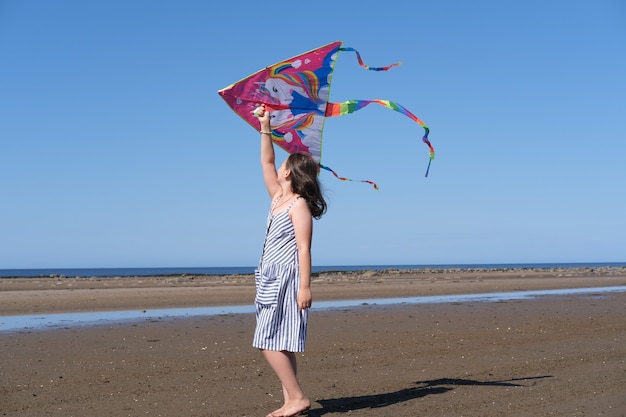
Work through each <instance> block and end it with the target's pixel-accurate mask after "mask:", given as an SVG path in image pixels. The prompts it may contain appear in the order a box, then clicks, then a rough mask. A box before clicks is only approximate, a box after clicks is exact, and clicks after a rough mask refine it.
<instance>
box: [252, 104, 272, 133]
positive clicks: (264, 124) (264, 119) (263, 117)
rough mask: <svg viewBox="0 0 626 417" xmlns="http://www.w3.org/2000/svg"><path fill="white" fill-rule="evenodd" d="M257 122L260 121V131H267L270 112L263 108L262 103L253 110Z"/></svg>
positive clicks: (268, 129)
mask: <svg viewBox="0 0 626 417" xmlns="http://www.w3.org/2000/svg"><path fill="white" fill-rule="evenodd" d="M254 112H255V114H256V117H257V119H259V123H261V131H262V132H269V131H270V130H271V128H270V112H269V110H266V109H265V105H264V104H262V105H261V106H260V107H259V108H258V109H257V110H255V111H254Z"/></svg>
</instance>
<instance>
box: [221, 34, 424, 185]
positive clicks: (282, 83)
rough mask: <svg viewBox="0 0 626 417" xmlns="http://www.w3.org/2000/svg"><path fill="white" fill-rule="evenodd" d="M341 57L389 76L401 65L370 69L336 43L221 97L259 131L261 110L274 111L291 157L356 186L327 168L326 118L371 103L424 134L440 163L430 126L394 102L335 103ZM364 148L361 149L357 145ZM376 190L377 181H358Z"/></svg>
mask: <svg viewBox="0 0 626 417" xmlns="http://www.w3.org/2000/svg"><path fill="white" fill-rule="evenodd" d="M340 51H344V52H354V53H355V54H356V56H357V60H358V62H359V65H360V66H361V67H363V68H365V69H367V70H370V71H388V70H389V69H391V68H393V67H396V66H399V65H400V64H401V63H400V62H398V63H395V64H391V65H388V66H385V67H370V66H368V65H366V64H365V63H364V62H363V59H362V58H361V55H360V54H359V52H358V51H357V50H355V49H354V48H349V47H342V42H340V41H338V42H333V43H330V44H328V45H325V46H322V47H319V48H316V49H313V50H311V51H308V52H305V53H303V54H300V55H297V56H295V57H293V58H290V59H288V60H285V61H282V62H279V63H277V64H274V65H271V66H268V67H266V68H264V69H262V70H260V71H258V72H256V73H254V74H252V75H250V76H248V77H246V78H244V79H243V80H241V81H238V82H236V83H234V84H231V85H229V86H228V87H226V88H223V89H221V90H220V91H218V93H219V95H220V96H221V97H222V98H223V99H224V100H225V101H226V103H227V104H228V105H229V106H230V107H231V108H232V109H233V110H234V111H235V112H236V113H237V114H238V115H239V116H240V117H241V118H243V119H244V120H245V121H246V122H247V123H248V124H249V125H250V126H252V127H253V128H255V129H256V130H259V128H260V124H259V121H258V119H257V117H256V116H255V114H254V111H255V109H257V108H258V107H259V106H261V105H264V106H265V108H266V109H267V110H269V111H270V115H271V120H270V126H271V129H272V132H271V134H272V135H271V136H272V141H273V142H274V143H276V144H277V145H278V146H280V147H281V148H283V149H284V150H285V151H287V152H288V153H303V154H307V155H311V156H312V157H313V159H314V160H315V161H316V162H318V163H319V165H320V167H321V168H323V169H324V170H327V171H329V172H331V173H332V174H333V175H334V176H335V177H337V178H338V179H340V180H342V181H355V180H352V179H350V178H347V177H342V176H339V175H338V174H337V173H336V172H335V171H333V170H332V169H330V168H328V167H327V166H324V165H322V164H321V159H322V131H323V128H324V121H325V119H326V117H335V116H344V115H347V114H351V113H354V112H355V111H358V110H360V109H362V108H364V107H366V106H367V105H369V104H371V103H376V104H379V105H381V106H383V107H386V108H388V109H390V110H394V111H396V112H399V113H401V114H403V115H405V116H407V117H408V118H410V119H411V120H413V121H414V122H416V123H417V124H419V125H420V126H422V128H423V129H424V131H425V133H424V136H423V137H422V141H423V142H424V143H425V144H426V145H427V146H428V149H429V161H428V167H427V168H426V176H428V172H429V171H430V164H431V162H432V160H433V159H434V158H435V150H434V149H433V147H432V145H431V143H430V140H429V139H428V134H429V132H430V129H429V128H428V126H426V124H425V123H424V122H423V121H421V120H420V119H419V118H418V117H416V116H415V115H414V114H413V113H411V112H410V111H409V110H407V109H406V108H405V107H403V106H401V105H400V104H398V103H396V102H393V101H389V100H380V99H375V100H347V101H344V102H342V103H330V102H329V101H328V98H329V95H330V83H331V79H332V74H333V70H334V66H335V61H336V59H337V55H338V53H339V52H340ZM356 146H360V144H355V147H356ZM357 181H360V182H365V183H368V184H371V185H372V186H373V187H374V188H375V189H376V190H378V186H377V185H376V183H374V182H373V181H369V180H357Z"/></svg>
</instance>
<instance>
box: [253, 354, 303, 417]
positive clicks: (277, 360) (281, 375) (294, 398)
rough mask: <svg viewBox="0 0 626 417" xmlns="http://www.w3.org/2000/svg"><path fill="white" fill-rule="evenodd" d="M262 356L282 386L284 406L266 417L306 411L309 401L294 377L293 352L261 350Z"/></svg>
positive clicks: (295, 368)
mask: <svg viewBox="0 0 626 417" xmlns="http://www.w3.org/2000/svg"><path fill="white" fill-rule="evenodd" d="M263 356H265V359H266V360H267V362H268V363H269V364H270V366H271V367H272V369H273V370H274V372H275V373H276V376H278V379H279V380H280V382H281V384H282V386H283V395H284V397H285V404H284V405H283V406H282V407H281V408H279V409H278V410H276V411H274V412H273V413H271V414H269V416H268V417H270V416H271V417H286V416H293V415H297V414H298V413H299V412H301V411H304V410H308V409H309V407H310V406H311V401H309V399H308V398H307V397H306V396H305V395H304V393H303V392H302V388H301V387H300V383H299V382H298V378H297V376H296V372H297V364H296V355H295V353H293V352H285V351H280V352H279V351H275V350H263Z"/></svg>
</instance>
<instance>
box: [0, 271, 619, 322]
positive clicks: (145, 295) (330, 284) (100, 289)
mask: <svg viewBox="0 0 626 417" xmlns="http://www.w3.org/2000/svg"><path fill="white" fill-rule="evenodd" d="M621 285H626V267H595V268H592V267H573V268H471V269H459V268H448V269H419V270H399V269H387V270H363V271H330V272H323V273H314V274H312V279H311V286H312V292H313V302H314V303H315V302H316V301H332V300H346V299H372V298H398V297H413V296H427V295H450V294H470V293H493V292H509V291H528V290H548V289H568V288H581V287H582V288H589V287H607V286H621ZM254 293H255V287H254V275H253V274H245V275H188V274H182V275H172V276H170V275H168V276H137V277H106V278H98V277H95V278H62V277H46V278H2V279H0V316H9V315H26V314H44V313H69V312H92V311H115V310H138V309H139V310H142V309H146V310H152V309H162V308H180V307H212V306H234V305H248V304H252V303H253V301H254Z"/></svg>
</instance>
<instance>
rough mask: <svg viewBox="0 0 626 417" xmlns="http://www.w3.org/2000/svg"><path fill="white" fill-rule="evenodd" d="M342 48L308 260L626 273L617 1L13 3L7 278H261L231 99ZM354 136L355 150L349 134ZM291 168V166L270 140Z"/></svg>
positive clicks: (243, 150)
mask: <svg viewBox="0 0 626 417" xmlns="http://www.w3.org/2000/svg"><path fill="white" fill-rule="evenodd" d="M337 40H342V41H344V45H345V46H350V47H353V48H356V49H357V50H358V51H359V52H360V53H361V55H362V57H363V59H364V60H365V62H366V63H368V64H369V65H371V66H383V65H388V64H390V63H393V62H397V61H402V63H403V64H402V66H400V67H397V68H394V69H392V70H391V71H389V72H373V71H365V70H363V69H361V68H360V67H359V66H358V64H357V62H356V58H355V56H354V54H352V53H348V52H342V53H340V55H339V58H338V60H337V64H336V66H335V74H334V78H333V84H332V88H331V101H335V102H340V101H344V100H348V99H374V98H379V99H388V100H392V101H397V102H398V103H400V104H402V105H404V106H405V107H407V108H408V109H410V110H411V111H412V112H413V113H415V114H416V115H417V116H418V117H420V118H421V119H422V120H424V121H425V122H426V123H427V124H428V126H429V127H430V128H431V135H430V138H431V141H432V144H433V146H434V147H435V149H436V152H437V156H436V159H435V161H434V162H433V165H432V167H431V172H430V176H429V177H428V178H424V171H425V168H426V165H427V159H428V157H427V148H426V146H425V145H424V144H422V143H421V140H420V138H421V135H422V129H421V127H420V126H419V125H417V124H415V123H413V122H412V121H410V120H409V119H408V118H406V117H404V116H402V115H400V114H399V113H395V112H392V111H389V110H386V109H384V108H382V107H378V106H376V107H374V106H370V107H368V108H366V109H363V110H361V111H360V112H359V113H356V114H353V115H349V116H344V117H339V118H333V119H329V120H328V121H327V122H326V127H325V130H324V142H323V160H322V162H324V163H325V164H326V165H329V166H331V167H333V168H334V169H335V170H336V171H338V172H339V173H340V174H341V175H345V176H349V177H352V178H367V179H371V180H374V181H376V182H377V183H378V184H379V186H380V191H375V190H373V189H372V188H371V187H370V186H368V185H366V184H361V183H349V182H342V181H338V180H336V179H335V178H334V177H333V176H332V175H331V174H330V173H326V172H322V173H321V175H320V178H321V181H322V183H323V186H324V188H325V190H326V196H327V200H328V203H329V210H328V213H327V215H326V216H325V217H323V218H322V219H321V220H320V221H317V222H316V223H315V225H314V227H315V229H314V239H313V240H314V243H313V262H314V264H315V265H355V264H358V265H363V264H365V265H380V264H413V265H414V264H455V263H461V264H462V263H526V262H609V261H614V262H620V261H626V256H625V254H626V211H625V210H626V185H625V184H626V2H624V1H622V0H588V1H577V0H554V1H545V0H525V1H516V2H514V1H501V0H490V1H481V0H478V1H465V0H455V1H434V0H433V1H417V0H400V1H394V2H384V1H358V2H357V1H336V0H333V1H317V2H289V3H285V2H282V3H281V2H263V1H261V2H253V1H245V0H243V1H204V0H203V1H191V0H186V1H162V0H144V1H140V0H133V1H126V0H124V1H121V0H106V1H82V0H73V1H72V0H56V1H43V0H39V1H37V0H33V1H18V0H0V268H53V267H59V268H70V267H181V266H183V267H184V266H203V267H211V266H252V265H255V264H256V262H257V261H258V258H259V256H260V252H261V247H262V241H263V235H264V228H265V220H266V216H267V210H268V207H269V201H268V198H267V194H266V191H265V189H264V186H263V183H262V180H261V175H260V169H259V166H258V149H259V146H258V143H259V135H258V133H257V132H255V131H254V130H253V129H252V128H251V127H250V126H249V125H247V124H246V123H245V122H243V121H242V120H241V119H240V118H239V117H238V116H237V115H235V113H234V112H232V111H231V109H230V108H229V107H228V106H227V105H226V104H225V102H224V101H223V100H222V99H221V98H220V97H219V96H218V94H217V91H218V90H219V89H221V88H223V87H226V86H227V85H229V84H231V83H233V82H235V81H237V80H240V79H242V78H244V77H246V76H247V75H249V74H251V73H253V72H255V71H257V70H259V69H261V68H263V67H264V66H266V65H270V64H273V63H276V62H278V61H282V60H284V59H287V58H289V57H291V56H294V55H297V54H299V53H301V52H305V51H307V50H310V49H314V48H316V47H318V46H322V45H325V44H328V43H330V42H333V41H337ZM357 144H358V145H359V147H358V148H357V147H356V146H355V145H357ZM277 156H278V158H277V159H278V160H279V161H282V160H283V159H284V157H285V156H286V154H285V153H284V152H283V151H282V150H280V149H278V150H277Z"/></svg>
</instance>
